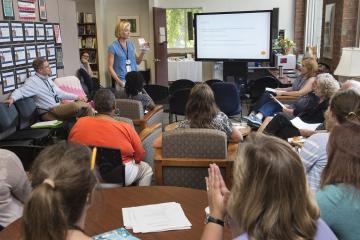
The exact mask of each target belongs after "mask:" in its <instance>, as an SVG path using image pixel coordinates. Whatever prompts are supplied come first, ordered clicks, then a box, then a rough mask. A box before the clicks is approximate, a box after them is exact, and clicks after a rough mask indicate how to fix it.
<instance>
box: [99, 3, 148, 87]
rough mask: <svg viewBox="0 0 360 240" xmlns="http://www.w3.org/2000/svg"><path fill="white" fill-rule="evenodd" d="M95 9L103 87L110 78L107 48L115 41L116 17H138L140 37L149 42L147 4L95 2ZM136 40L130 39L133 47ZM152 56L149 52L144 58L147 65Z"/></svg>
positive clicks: (100, 73)
mask: <svg viewBox="0 0 360 240" xmlns="http://www.w3.org/2000/svg"><path fill="white" fill-rule="evenodd" d="M95 9H96V23H97V24H96V28H97V38H98V43H99V44H98V51H99V78H100V79H101V83H102V84H103V85H109V84H110V77H109V75H108V71H107V48H108V46H109V45H110V44H111V43H112V42H113V41H115V40H116V38H115V36H114V31H115V25H116V21H117V16H139V21H140V24H139V25H140V36H141V37H143V38H145V39H146V40H147V41H149V39H150V33H149V27H150V26H149V2H148V1H147V0H121V1H119V0H96V1H95ZM136 39H137V38H136V37H133V38H132V41H133V42H134V44H135V45H136V44H137V41H136ZM152 56H153V53H152V52H149V53H148V54H146V55H145V57H144V60H146V61H147V64H148V65H149V63H150V61H152V59H153V57H152ZM104 79H106V80H104Z"/></svg>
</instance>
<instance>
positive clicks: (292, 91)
mask: <svg viewBox="0 0 360 240" xmlns="http://www.w3.org/2000/svg"><path fill="white" fill-rule="evenodd" d="M317 71H318V64H317V62H316V60H315V59H314V58H306V59H304V60H303V61H302V65H301V68H300V75H299V77H298V78H297V79H296V80H295V81H294V82H293V84H292V86H291V87H288V88H276V89H275V95H276V96H281V95H285V96H299V98H298V99H297V101H296V102H297V103H298V104H297V105H298V106H297V107H298V109H299V111H303V110H304V109H306V108H307V107H308V105H309V104H311V103H312V98H311V97H310V95H309V93H311V92H312V85H313V83H314V81H315V77H316V74H317ZM273 94H274V93H271V92H268V91H265V92H264V94H263V95H262V96H261V98H260V100H259V101H258V102H257V104H256V106H255V107H254V108H253V109H252V111H251V113H250V115H249V116H248V117H247V119H248V124H249V125H250V126H253V127H259V126H260V125H261V123H262V121H263V119H264V118H266V117H269V116H273V115H274V114H275V113H278V112H281V111H283V109H282V108H281V106H280V105H279V104H278V103H276V102H275V101H274V100H273V98H272V97H273ZM292 107H294V106H292Z"/></svg>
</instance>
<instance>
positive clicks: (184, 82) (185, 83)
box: [169, 79, 195, 96]
mask: <svg viewBox="0 0 360 240" xmlns="http://www.w3.org/2000/svg"><path fill="white" fill-rule="evenodd" d="M194 86H195V83H194V82H193V81H191V80H189V79H179V80H176V81H175V82H173V83H172V84H171V85H170V87H169V94H170V96H171V95H173V94H174V93H175V92H176V91H178V90H180V89H185V88H189V89H191V88H193V87H194Z"/></svg>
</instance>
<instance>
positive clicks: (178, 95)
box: [169, 88, 191, 123]
mask: <svg viewBox="0 0 360 240" xmlns="http://www.w3.org/2000/svg"><path fill="white" fill-rule="evenodd" d="M190 91H191V88H183V89H179V90H177V91H175V92H174V93H173V94H171V95H170V98H169V123H172V120H173V114H175V120H176V121H177V115H185V108H186V103H187V101H188V99H189V95H190Z"/></svg>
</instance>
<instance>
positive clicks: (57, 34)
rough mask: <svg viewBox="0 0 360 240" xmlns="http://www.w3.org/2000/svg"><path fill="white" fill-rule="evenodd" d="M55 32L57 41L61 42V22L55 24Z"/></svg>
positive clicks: (57, 42)
mask: <svg viewBox="0 0 360 240" xmlns="http://www.w3.org/2000/svg"><path fill="white" fill-rule="evenodd" d="M54 34H55V43H56V44H61V43H62V40H61V31H60V25H59V24H54Z"/></svg>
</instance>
